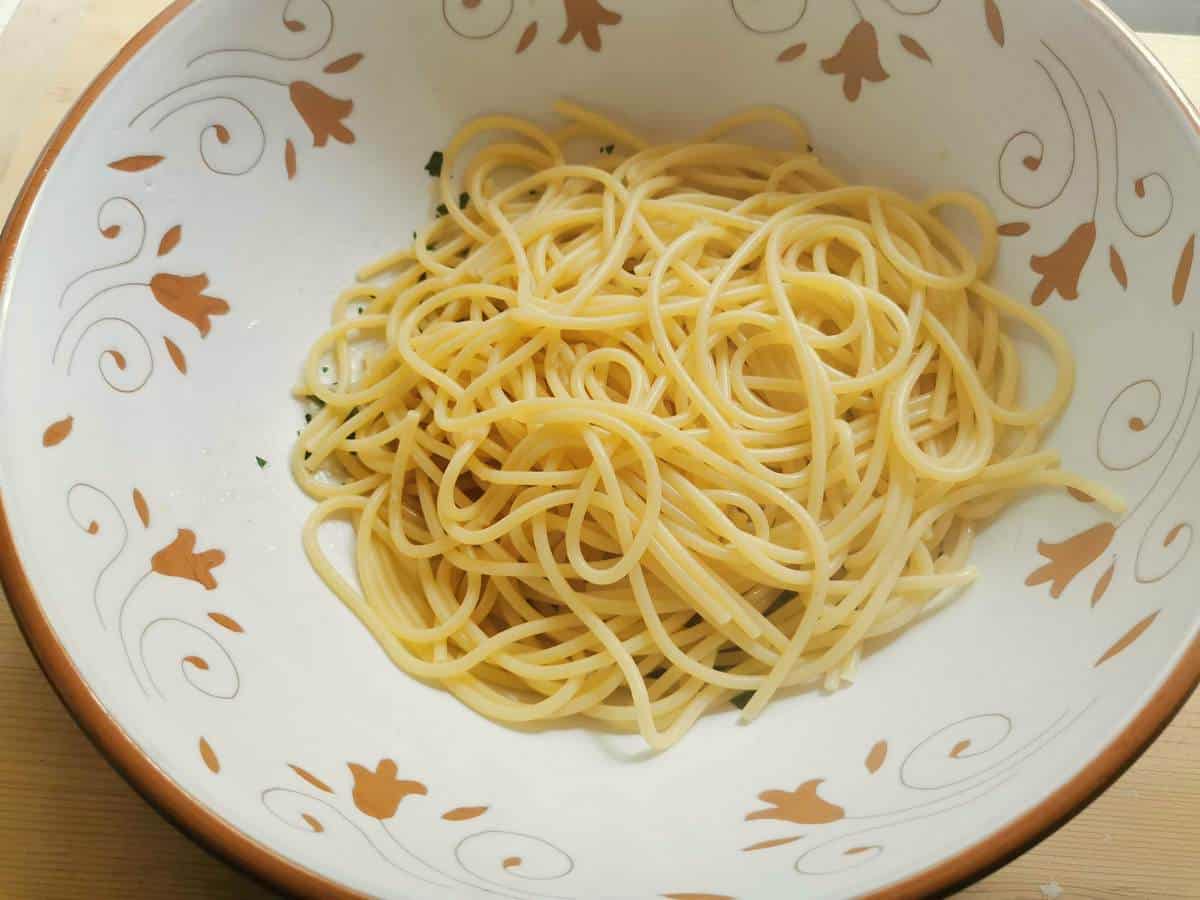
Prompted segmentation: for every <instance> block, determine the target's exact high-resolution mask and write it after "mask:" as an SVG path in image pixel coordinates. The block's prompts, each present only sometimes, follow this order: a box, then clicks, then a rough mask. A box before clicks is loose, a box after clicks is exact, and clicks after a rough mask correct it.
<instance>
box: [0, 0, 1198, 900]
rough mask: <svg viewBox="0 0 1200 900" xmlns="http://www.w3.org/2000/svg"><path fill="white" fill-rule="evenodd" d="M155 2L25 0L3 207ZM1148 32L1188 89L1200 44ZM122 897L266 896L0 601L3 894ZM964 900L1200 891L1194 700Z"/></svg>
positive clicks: (6, 123)
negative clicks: (128, 775) (166, 798)
mask: <svg viewBox="0 0 1200 900" xmlns="http://www.w3.org/2000/svg"><path fill="white" fill-rule="evenodd" d="M163 5H164V0H23V2H22V4H21V6H20V7H19V8H18V9H17V12H16V14H15V16H14V17H13V19H12V21H11V22H10V24H9V25H8V27H7V28H6V29H5V31H4V32H3V34H2V35H0V110H4V115H3V116H2V117H0V210H7V209H8V207H9V206H10V205H11V203H12V201H13V199H14V198H15V196H16V193H17V191H18V190H19V188H20V185H21V182H22V181H23V179H24V177H25V173H26V172H27V171H28V170H29V168H30V167H31V166H32V164H33V162H34V159H35V158H36V156H37V153H38V151H39V150H40V149H41V147H42V145H43V144H44V143H45V141H46V139H47V137H48V136H49V134H50V132H51V131H52V130H53V128H54V126H55V125H56V124H57V122H58V121H59V120H60V119H61V118H62V117H63V115H64V114H65V113H66V111H67V109H68V108H69V106H70V105H71V103H72V102H73V101H74V100H75V98H76V97H77V96H78V95H79V93H80V92H81V91H82V90H83V88H84V87H85V86H86V84H87V82H88V81H89V80H90V79H91V78H92V77H93V76H94V75H95V74H96V73H97V72H98V71H99V70H100V69H101V68H102V66H103V65H104V63H105V62H106V61H107V60H108V59H109V58H110V57H111V56H112V55H113V54H114V53H115V52H116V50H117V49H118V48H119V47H120V46H121V44H123V43H124V42H125V41H126V40H128V38H129V37H130V36H131V35H132V34H133V33H134V32H135V31H136V30H137V29H138V28H139V27H140V26H141V25H142V24H144V23H145V22H147V21H148V20H149V19H150V18H151V17H152V16H153V15H154V14H155V13H156V12H158V10H159V9H160V8H161V7H162V6H163ZM1148 40H1149V41H1150V43H1151V46H1152V47H1153V49H1154V50H1155V52H1156V53H1158V54H1159V56H1160V57H1161V58H1162V59H1163V61H1164V62H1165V63H1166V64H1167V66H1168V68H1170V69H1171V70H1172V71H1173V72H1175V74H1176V76H1177V77H1179V78H1180V80H1181V81H1182V83H1183V84H1184V86H1185V87H1186V88H1188V89H1189V90H1190V91H1191V92H1192V93H1193V96H1196V97H1200V38H1182V37H1162V36H1152V37H1150V38H1148ZM1060 890H1061V892H1062V893H1061V895H1060V894H1059V891H1060ZM131 896H146V897H155V898H173V897H205V898H211V897H239V898H241V897H249V898H258V897H269V896H271V895H270V894H269V893H268V892H267V891H265V890H263V889H262V888H261V887H259V886H257V885H256V884H254V883H253V882H252V881H251V880H250V879H248V878H247V877H245V876H243V875H241V874H239V873H237V872H235V871H233V870H232V869H230V868H229V867H228V866H226V865H225V864H224V863H222V862H220V861H218V860H216V859H213V858H212V857H210V856H208V855H207V854H206V853H204V852H203V851H202V850H200V849H199V848H198V847H197V846H196V845H194V844H193V843H191V841H189V840H188V839H187V838H185V837H184V836H183V835H181V834H180V833H179V832H177V831H176V830H175V829H173V828H172V827H171V826H170V825H168V824H167V823H166V822H165V821H164V820H163V819H161V818H159V816H158V814H157V813H155V812H154V810H152V809H151V808H150V807H149V806H148V805H147V804H145V803H144V802H143V801H142V800H141V799H140V798H139V797H138V796H137V794H135V793H134V792H133V790H132V789H130V787H129V786H128V785H127V784H126V783H125V782H124V781H122V780H121V778H120V777H119V776H118V775H117V774H116V773H115V772H114V771H113V770H112V769H111V768H109V766H108V764H107V763H106V762H105V761H104V760H103V758H101V756H100V754H99V753H97V752H96V750H95V749H94V748H93V747H92V745H91V744H90V743H89V742H88V740H87V738H85V737H84V735H83V733H82V732H81V731H80V730H79V729H78V728H77V727H76V726H75V723H74V722H73V721H72V719H71V717H70V716H69V715H68V714H67V712H66V711H65V710H64V709H63V707H62V706H61V704H60V703H59V702H58V700H57V698H56V697H55V696H54V693H53V691H51V689H50V687H49V685H48V684H47V683H46V681H45V679H44V678H43V677H42V674H41V672H40V671H39V669H38V667H37V664H36V663H35V662H34V660H33V657H32V655H31V654H30V652H29V650H28V648H27V647H26V646H25V642H24V641H23V640H22V638H21V635H20V633H19V632H18V631H17V628H16V625H15V624H14V622H13V619H12V613H11V612H10V610H9V608H8V606H7V604H0V897H7V898H27V897H37V898H74V897H79V898H89V900H100V898H110V897H111V898H117V897H121V898H126V897H131ZM964 896H979V897H1005V898H1007V897H1014V898H1026V897H1028V898H1032V900H1040V898H1043V897H1046V898H1053V897H1056V896H1062V897H1064V898H1115V897H1137V898H1147V900H1150V898H1168V897H1179V898H1185V897H1192V898H1200V694H1197V695H1196V696H1194V697H1193V698H1192V700H1191V702H1190V703H1189V704H1188V705H1187V707H1186V708H1185V709H1184V710H1183V712H1182V713H1180V715H1179V716H1178V717H1177V718H1176V720H1175V722H1174V723H1173V724H1172V725H1171V726H1170V727H1169V728H1168V729H1167V730H1166V731H1165V732H1164V733H1163V735H1162V737H1160V738H1159V739H1158V741H1157V743H1155V745H1154V746H1153V747H1152V748H1151V749H1150V750H1149V752H1147V753H1146V755H1145V756H1143V757H1142V758H1141V760H1139V761H1138V762H1137V763H1136V764H1135V765H1134V766H1133V767H1132V768H1131V769H1130V770H1129V771H1128V772H1127V773H1126V774H1125V775H1124V776H1123V777H1122V778H1121V779H1120V780H1119V781H1118V782H1117V783H1116V784H1115V785H1113V787H1112V788H1111V789H1110V790H1109V791H1108V792H1107V793H1106V794H1104V796H1102V797H1101V798H1100V799H1098V800H1097V801H1096V802H1095V803H1093V804H1092V805H1091V806H1090V807H1088V809H1086V810H1085V811H1084V812H1083V813H1081V814H1080V815H1079V816H1078V817H1076V818H1075V819H1074V820H1073V821H1072V822H1070V823H1069V824H1067V825H1066V826H1065V827H1064V828H1062V829H1061V830H1060V831H1059V832H1057V833H1056V834H1055V835H1053V836H1052V837H1051V838H1049V839H1048V840H1046V841H1044V842H1043V843H1042V844H1040V845H1039V846H1038V847H1036V848H1035V849H1034V850H1032V851H1030V852H1029V853H1027V854H1026V855H1025V856H1023V857H1021V858H1020V859H1018V860H1016V861H1015V862H1013V863H1012V864H1010V865H1009V866H1007V867H1005V868H1004V869H1002V870H1000V871H999V872H996V873H995V874H993V875H991V876H990V877H988V878H986V879H984V880H983V881H981V882H980V883H978V884H976V885H975V886H974V887H972V888H970V889H969V890H968V891H966V892H965V894H964Z"/></svg>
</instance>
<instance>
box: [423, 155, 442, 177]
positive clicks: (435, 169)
mask: <svg viewBox="0 0 1200 900" xmlns="http://www.w3.org/2000/svg"><path fill="white" fill-rule="evenodd" d="M442 158H443V157H442V151H441V150H434V151H433V153H431V154H430V156H429V162H427V163H425V171H426V172H428V173H429V174H430V175H432V176H433V177H434V178H437V177H438V176H439V175H441V174H442Z"/></svg>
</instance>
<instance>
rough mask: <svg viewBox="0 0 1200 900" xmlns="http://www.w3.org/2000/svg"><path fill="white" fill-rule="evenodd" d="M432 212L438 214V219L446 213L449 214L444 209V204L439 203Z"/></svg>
mask: <svg viewBox="0 0 1200 900" xmlns="http://www.w3.org/2000/svg"><path fill="white" fill-rule="evenodd" d="M434 212H436V213H437V214H438V218H439V219H440V218H441V217H442V216H444V215H446V214H447V213H448V212H450V210H448V209H446V204H445V203H439V204H438V205H437V207H436V208H435V210H434Z"/></svg>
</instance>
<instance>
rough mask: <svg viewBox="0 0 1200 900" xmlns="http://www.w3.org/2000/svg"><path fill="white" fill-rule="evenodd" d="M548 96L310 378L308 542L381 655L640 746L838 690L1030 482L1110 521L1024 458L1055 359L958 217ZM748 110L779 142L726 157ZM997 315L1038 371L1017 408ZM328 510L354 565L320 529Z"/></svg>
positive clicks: (493, 699) (327, 346)
mask: <svg viewBox="0 0 1200 900" xmlns="http://www.w3.org/2000/svg"><path fill="white" fill-rule="evenodd" d="M557 111H558V113H559V114H560V115H562V116H563V117H564V119H565V120H566V124H565V125H563V126H562V127H561V129H560V130H558V131H556V132H549V131H545V130H543V129H541V128H539V127H536V126H535V125H533V124H531V123H529V122H526V121H524V120H520V119H517V118H510V117H498V116H496V117H487V118H482V119H479V120H477V121H474V122H472V123H471V124H469V125H468V126H467V127H466V128H465V129H463V130H462V131H461V132H460V133H459V134H458V135H457V136H456V137H455V138H454V139H453V140H452V141H451V143H450V144H449V146H448V147H447V148H446V151H445V154H444V158H443V164H442V170H441V173H440V193H441V200H442V206H441V207H439V212H440V213H441V215H439V216H438V217H437V218H436V219H434V220H433V221H432V222H431V223H430V224H429V225H428V226H427V227H425V228H424V230H422V231H421V232H419V233H418V234H417V235H416V236H415V240H414V241H413V243H412V245H411V247H409V248H407V249H405V250H402V251H401V252H398V253H396V254H394V255H392V256H390V257H388V258H386V259H384V260H382V261H380V262H379V263H378V264H377V265H374V266H372V267H371V268H369V269H367V270H366V271H365V272H363V273H361V276H360V283H359V284H358V286H356V287H354V288H353V289H351V290H350V291H348V292H347V293H346V294H345V295H344V296H343V297H342V298H341V299H340V300H339V301H338V303H337V304H336V307H335V312H334V324H333V327H332V328H331V329H330V330H329V331H328V332H327V333H326V334H325V335H324V336H323V337H321V338H320V339H319V340H318V341H317V343H316V344H315V346H314V347H313V348H312V350H311V352H310V354H309V356H308V358H307V361H306V363H305V368H304V377H303V383H302V385H301V386H300V387H299V388H298V393H299V394H300V395H302V396H310V397H313V398H316V401H317V404H318V405H321V404H323V406H321V409H320V411H319V412H317V413H316V414H315V415H314V416H313V420H312V422H311V424H310V425H309V426H308V428H307V429H306V430H305V431H304V432H303V433H302V435H301V437H300V439H299V441H298V442H297V445H296V448H295V454H294V456H293V460H292V465H293V470H294V472H295V475H296V477H297V479H298V480H299V482H300V484H301V485H302V486H303V487H304V489H305V490H306V491H307V492H308V493H309V494H311V495H312V496H313V497H314V498H316V499H317V500H318V501H319V505H318V506H317V507H316V509H315V511H314V513H313V514H312V517H311V518H310V519H309V521H308V523H307V525H306V526H305V531H304V543H305V547H306V550H307V552H308V555H309V557H310V559H311V561H312V563H313V565H314V566H315V567H316V569H317V570H318V572H319V573H320V574H321V576H322V577H323V578H324V580H325V581H326V582H327V583H328V584H329V586H330V587H331V588H332V589H333V590H334V591H335V592H336V593H337V594H338V596H339V597H340V598H341V599H342V600H343V601H344V602H345V603H346V604H347V605H348V606H349V607H350V608H351V609H352V610H353V611H354V612H355V613H356V614H357V615H358V616H359V618H361V620H362V621H363V622H364V623H365V624H366V625H367V626H368V627H369V628H370V630H371V631H372V632H373V633H374V635H375V636H376V638H377V639H378V641H379V642H380V644H381V645H382V646H383V648H384V649H385V650H386V651H387V653H388V654H389V655H390V656H391V658H392V659H393V660H394V661H395V662H396V664H397V665H398V666H399V667H400V668H402V669H404V670H405V671H407V672H409V673H411V674H412V675H415V676H418V677H420V678H422V679H427V680H430V681H433V682H437V683H440V684H442V685H444V686H445V688H446V689H448V690H449V691H451V692H453V693H454V694H455V695H457V696H458V697H459V698H461V700H462V701H463V702H464V703H466V704H468V705H470V706H471V707H473V708H474V709H476V710H478V711H479V712H480V713H483V714H484V715H487V716H490V717H492V718H493V719H497V720H501V721H504V722H545V721H547V720H558V719H563V718H564V717H568V716H576V715H580V716H586V717H589V718H591V719H593V720H597V721H598V722H600V723H604V724H606V725H608V726H612V727H615V728H618V729H622V730H636V731H638V732H640V733H641V734H642V735H643V736H644V738H645V740H646V741H647V742H648V743H649V744H650V745H651V746H652V747H655V748H663V747H666V746H669V745H670V744H671V743H673V742H674V741H676V740H677V739H678V738H679V737H680V736H681V735H682V734H683V733H684V732H685V731H686V730H687V729H688V728H689V727H690V726H691V725H692V724H693V723H694V722H695V721H696V719H697V718H698V717H699V716H700V715H701V714H702V713H703V712H704V711H705V710H706V709H708V708H710V707H712V706H714V705H716V704H719V703H721V701H728V700H730V699H736V700H738V701H739V703H740V705H743V716H744V717H745V718H746V719H751V718H753V717H754V716H755V715H757V714H758V713H759V712H760V711H761V710H762V709H763V707H764V705H765V704H766V703H767V702H768V701H769V700H770V699H771V697H772V696H773V695H775V694H776V693H777V692H778V691H779V690H780V689H782V688H787V687H790V686H795V685H808V684H812V683H814V682H815V683H818V684H824V685H825V686H826V687H828V688H833V687H835V686H837V685H838V684H839V683H840V682H841V680H842V679H850V678H852V677H853V674H854V671H855V667H856V664H857V662H858V660H859V657H860V654H861V652H862V650H863V647H864V644H865V643H866V642H867V641H869V640H870V639H872V638H878V637H879V636H881V635H885V634H888V633H890V632H894V631H896V630H897V629H899V628H902V627H904V626H905V625H906V624H907V623H909V622H911V621H912V620H913V619H914V618H915V617H916V616H918V615H919V614H920V613H921V612H922V611H924V610H926V609H929V608H930V607H931V605H933V604H934V603H935V602H936V601H937V600H939V599H940V598H941V597H943V596H946V595H947V594H948V593H949V592H951V591H952V590H953V589H955V588H959V587H961V586H962V585H965V584H967V583H969V582H970V581H971V580H972V579H973V578H974V577H975V575H976V572H975V570H974V569H973V568H972V567H971V565H970V564H969V562H968V557H969V552H970V547H971V540H972V535H973V532H974V531H975V529H976V527H977V526H978V524H979V523H980V522H982V521H983V520H985V519H988V518H990V517H992V516H994V515H995V514H996V512H997V511H998V510H1000V509H1001V508H1002V507H1004V506H1005V505H1006V504H1008V503H1009V502H1010V501H1011V500H1012V499H1013V498H1014V497H1016V496H1017V495H1019V494H1020V493H1021V492H1022V491H1025V490H1027V489H1028V488H1030V487H1033V486H1037V485H1060V486H1073V487H1076V488H1077V489H1079V490H1081V491H1084V492H1086V493H1088V494H1091V495H1092V496H1093V497H1095V498H1096V499H1098V500H1100V501H1101V502H1102V503H1105V504H1106V505H1109V506H1112V507H1114V508H1116V507H1119V505H1120V503H1119V500H1117V498H1115V497H1113V496H1112V495H1111V493H1109V492H1108V491H1106V490H1105V489H1104V488H1103V487H1102V486H1100V485H1095V484H1091V483H1088V482H1084V481H1082V480H1081V479H1079V478H1076V477H1073V476H1071V475H1070V474H1067V473H1065V472H1063V471H1062V470H1061V469H1059V467H1058V456H1057V454H1055V453H1053V452H1048V451H1045V450H1041V449H1039V442H1040V439H1041V435H1042V433H1043V430H1044V429H1045V428H1046V426H1047V425H1048V424H1049V423H1050V422H1051V421H1052V420H1053V419H1054V417H1055V416H1056V415H1057V414H1058V413H1059V412H1060V411H1061V410H1062V408H1063V406H1064V405H1065V404H1066V403H1067V401H1068V399H1069V396H1070V393H1071V390H1072V383H1073V361H1072V357H1071V354H1070V351H1069V350H1068V347H1067V345H1066V343H1065V342H1064V340H1063V338H1062V337H1061V336H1060V335H1059V334H1058V333H1057V332H1056V331H1055V330H1054V329H1053V328H1051V326H1050V325H1048V324H1047V323H1046V322H1045V321H1043V320H1042V319H1041V318H1040V317H1038V316H1037V315H1035V314H1034V313H1033V312H1032V311H1030V310H1028V309H1026V308H1025V307H1024V306H1022V305H1020V304H1018V303H1016V302H1014V301H1013V300H1011V299H1009V298H1008V297H1006V296H1005V295H1003V294H1002V293H1000V292H998V291H997V290H995V289H993V288H992V287H990V286H989V285H988V284H987V283H986V282H985V281H984V278H985V277H986V276H987V275H988V271H989V269H990V267H991V265H992V262H993V258H994V255H995V250H996V239H995V234H996V228H995V222H994V220H993V219H992V217H991V215H990V213H989V211H988V210H987V209H986V207H985V206H984V205H983V204H982V203H981V202H980V201H979V200H977V199H976V198H974V197H972V196H970V195H966V194H958V193H956V194H943V195H940V196H935V197H932V198H930V199H929V200H928V201H926V202H924V203H914V202H912V201H910V200H909V199H906V198H905V197H903V196H901V195H899V194H897V193H894V192H892V191H889V190H885V189H882V188H878V187H869V186H863V185H855V184H846V183H844V182H843V181H841V180H840V179H839V178H838V177H837V176H836V175H835V174H834V173H832V172H831V171H829V169H827V168H826V167H825V166H824V165H822V163H821V161H820V159H819V158H818V157H817V156H816V155H815V154H814V153H813V151H812V148H811V147H810V146H809V144H808V137H807V135H806V133H805V129H804V128H803V126H802V125H801V124H800V123H799V122H797V121H796V120H795V119H793V118H791V117H790V116H787V115H785V114H783V113H781V112H779V111H776V110H767V109H755V110H752V111H749V112H747V113H744V114H742V115H739V116H736V117H734V118H732V119H730V120H727V121H725V122H722V123H720V124H719V125H718V126H716V127H715V128H713V129H712V130H711V131H709V132H707V133H705V134H703V135H701V136H699V137H697V138H696V139H694V140H692V141H688V142H686V143H674V144H657V145H652V144H650V143H648V142H647V141H645V140H643V139H641V138H640V137H638V136H637V135H636V134H634V133H631V132H630V131H629V130H627V129H626V128H625V127H623V126H621V125H619V124H617V123H615V122H613V121H610V120H608V119H606V118H603V117H601V116H599V115H597V114H595V113H593V112H590V111H588V110H584V109H581V108H578V107H575V106H573V105H570V104H565V103H563V104H559V105H558V107H557ZM751 124H753V125H756V126H757V127H758V128H760V129H761V128H762V127H763V125H764V124H766V125H773V126H778V128H779V130H780V131H781V133H782V134H783V135H784V136H785V138H786V139H787V141H788V142H789V143H790V144H791V147H790V149H772V148H770V147H767V146H758V145H751V144H749V143H747V142H743V141H739V140H737V138H736V135H737V134H739V133H742V131H741V130H742V128H743V127H744V126H747V125H751ZM580 148H582V150H581V151H580ZM948 206H954V207H958V208H960V209H962V210H965V211H966V212H967V213H969V214H970V215H971V216H972V217H973V218H974V219H975V220H976V221H977V222H978V226H979V229H980V232H981V234H982V241H981V243H982V247H981V249H980V250H979V251H978V252H977V253H976V252H973V251H972V250H970V249H968V248H967V247H966V246H965V245H964V244H963V243H962V242H961V241H960V240H959V239H958V238H957V237H956V236H955V235H954V233H952V231H951V230H950V229H949V228H948V227H946V225H944V224H943V222H942V221H941V220H940V218H939V217H938V215H937V213H938V212H940V211H941V209H942V208H944V207H948ZM1010 320H1012V321H1015V322H1019V323H1022V324H1023V325H1025V326H1028V328H1029V329H1031V330H1032V332H1034V333H1036V335H1038V336H1039V337H1040V338H1041V340H1043V341H1044V343H1045V346H1046V348H1048V350H1049V353H1050V355H1051V356H1052V358H1053V360H1054V362H1055V363H1056V365H1057V371H1058V375H1057V380H1056V382H1055V383H1054V385H1053V388H1052V389H1051V390H1046V389H1045V388H1043V389H1042V390H1041V391H1040V393H1043V394H1046V395H1047V396H1046V397H1045V399H1044V400H1041V401H1040V402H1039V403H1038V405H1036V406H1035V407H1031V408H1023V407H1021V406H1020V405H1019V403H1018V394H1019V389H1020V381H1021V363H1020V361H1019V359H1018V355H1017V352H1016V349H1015V347H1014V342H1013V340H1012V339H1011V337H1010V336H1009V334H1007V333H1006V330H1005V327H1006V324H1008V322H1009V321H1010ZM331 517H341V518H345V517H349V519H350V520H351V521H352V522H353V524H354V526H355V528H356V533H357V539H356V544H355V551H354V563H355V572H354V573H353V574H349V573H339V571H338V570H337V569H336V568H335V566H334V565H333V564H332V563H331V562H330V560H329V559H328V557H327V556H326V554H325V552H324V551H323V549H322V545H321V543H320V541H319V540H318V530H319V529H320V527H321V525H322V523H324V522H325V521H326V520H328V519H330V518H331Z"/></svg>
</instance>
